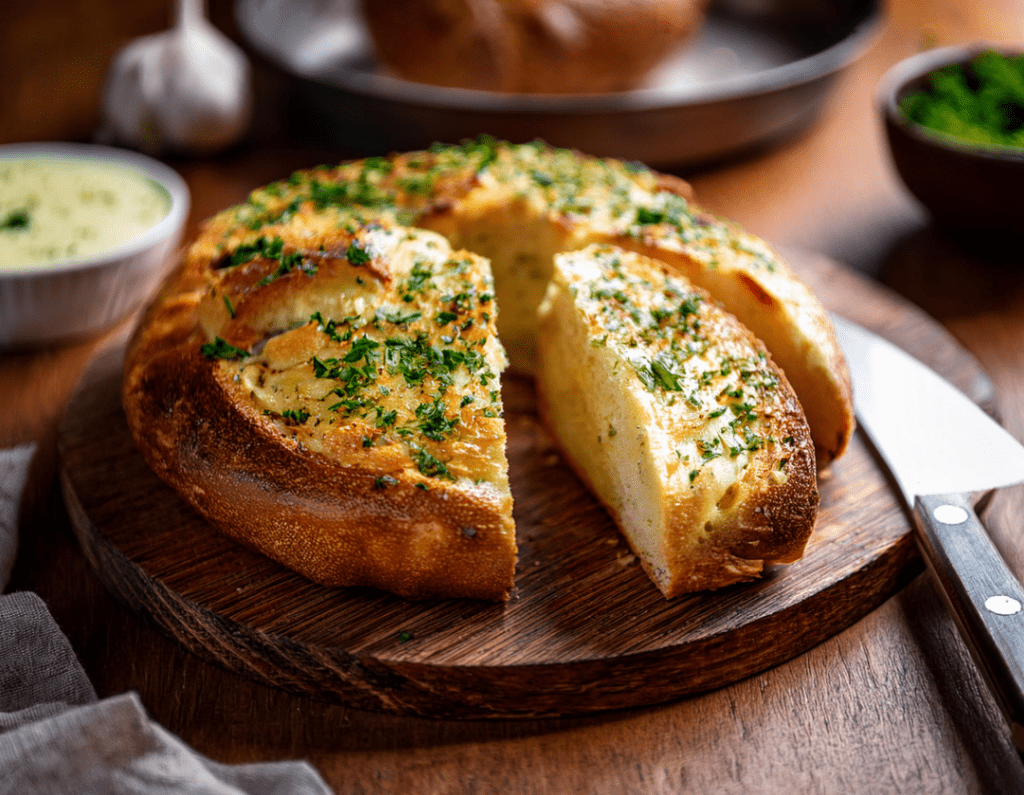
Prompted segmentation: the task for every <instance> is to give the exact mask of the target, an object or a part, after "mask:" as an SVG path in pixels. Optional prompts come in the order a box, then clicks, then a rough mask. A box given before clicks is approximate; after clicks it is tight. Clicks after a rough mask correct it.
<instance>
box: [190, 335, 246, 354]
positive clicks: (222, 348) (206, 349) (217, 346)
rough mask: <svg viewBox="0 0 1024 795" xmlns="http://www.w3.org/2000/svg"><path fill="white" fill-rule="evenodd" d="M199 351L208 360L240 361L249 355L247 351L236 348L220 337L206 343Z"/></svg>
mask: <svg viewBox="0 0 1024 795" xmlns="http://www.w3.org/2000/svg"><path fill="white" fill-rule="evenodd" d="M199 351H200V353H202V354H203V356H205V357H207V358H208V359H241V358H244V357H246V356H248V355H249V352H248V351H244V350H242V349H241V348H236V347H235V346H234V345H232V344H231V343H230V342H226V341H225V340H223V339H221V338H220V337H217V338H215V339H214V341H213V342H208V343H206V344H205V345H203V347H201V348H200V349H199Z"/></svg>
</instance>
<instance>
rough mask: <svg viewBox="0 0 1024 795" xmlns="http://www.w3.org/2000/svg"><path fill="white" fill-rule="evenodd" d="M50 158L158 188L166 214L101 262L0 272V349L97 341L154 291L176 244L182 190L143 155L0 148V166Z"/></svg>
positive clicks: (78, 147)
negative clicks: (132, 175) (127, 174)
mask: <svg viewBox="0 0 1024 795" xmlns="http://www.w3.org/2000/svg"><path fill="white" fill-rule="evenodd" d="M29 157H55V158H61V159H78V160H81V159H86V160H89V161H93V162H110V163H114V164H116V165H119V166H122V167H129V168H133V169H135V170H136V171H139V172H141V173H142V174H144V175H145V176H147V177H149V178H150V179H153V180H154V181H155V182H157V183H158V184H160V185H161V186H163V188H164V189H165V190H166V191H167V193H168V194H169V196H170V210H169V212H168V213H167V215H166V216H164V218H163V219H162V220H161V221H160V222H159V223H157V225H156V226H154V227H152V228H150V229H148V230H146V231H145V232H143V233H142V234H141V235H138V236H137V237H134V238H132V239H131V240H129V241H127V242H126V243H123V244H121V245H119V246H117V247H115V248H112V249H109V250H107V251H105V252H103V253H102V254H97V255H94V256H88V257H81V258H77V259H72V260H67V261H65V262H60V263H55V264H51V265H35V266H27V267H10V266H5V267H3V268H0V349H11V348H20V347H28V346H34V345H40V344H44V343H50V342H61V341H66V340H70V339H74V338H78V337H85V336H89V335H92V334H97V333H99V332H101V331H103V330H106V329H108V328H110V327H112V326H113V325H114V324H116V323H117V322H118V321H119V320H121V319H123V318H124V317H125V316H127V315H128V313H129V312H131V311H133V310H134V309H136V308H138V307H139V305H140V304H141V303H142V302H143V301H145V300H146V299H147V298H148V297H149V296H150V295H151V294H152V293H153V291H154V290H155V289H156V287H157V285H158V284H159V282H160V280H161V279H162V278H163V276H164V274H165V273H166V272H167V267H168V265H169V264H170V260H171V257H172V256H173V254H174V253H175V251H176V250H177V247H178V245H179V244H180V242H181V236H182V233H183V232H184V228H185V220H186V218H187V217H188V208H189V192H188V186H187V185H186V184H185V181H184V180H183V179H182V178H181V176H180V175H179V174H178V173H177V172H176V171H174V169H172V168H169V167H168V166H165V165H164V164H163V163H161V162H159V161H157V160H154V159H153V158H151V157H147V156H146V155H142V154H139V153H137V152H132V151H128V150H124V149H115V148H112V147H108V146H96V145H92V144H71V143H26V144H8V145H4V146H0V161H2V160H11V159H21V158H29Z"/></svg>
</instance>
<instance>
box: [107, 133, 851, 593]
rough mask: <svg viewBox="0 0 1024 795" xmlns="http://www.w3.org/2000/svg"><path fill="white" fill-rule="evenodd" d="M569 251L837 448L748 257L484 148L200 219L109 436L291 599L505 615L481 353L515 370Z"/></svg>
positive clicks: (797, 324)
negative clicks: (491, 606)
mask: <svg viewBox="0 0 1024 795" xmlns="http://www.w3.org/2000/svg"><path fill="white" fill-rule="evenodd" d="M594 243H601V244H614V245H617V246H620V247H622V248H625V249H631V250H633V251H635V252H638V253H639V254H642V255H649V256H652V257H654V258H656V259H657V260H659V261H661V262H662V263H663V264H664V267H665V268H667V269H668V270H669V271H671V273H673V274H679V275H685V276H686V277H688V278H689V279H690V280H691V281H692V282H693V283H694V284H696V285H698V286H700V287H703V288H704V289H706V290H708V292H709V293H710V295H711V297H712V298H714V299H715V300H717V301H720V302H722V304H723V305H724V306H725V308H726V309H727V310H729V311H730V312H733V313H735V314H736V315H737V316H738V317H739V319H740V321H742V323H744V324H747V325H748V326H749V327H751V328H753V329H754V330H755V333H756V334H757V335H758V336H760V337H761V338H762V339H763V340H765V342H766V344H767V346H768V348H769V350H770V351H771V352H772V355H773V357H774V358H775V360H776V361H777V362H778V364H779V366H781V367H782V369H783V370H784V371H785V372H786V375H787V377H788V379H789V381H791V382H792V383H793V385H794V387H795V388H796V391H797V395H798V398H799V399H800V400H801V401H802V402H803V404H804V410H805V412H806V414H807V417H808V419H809V420H810V423H811V433H812V435H813V437H814V439H815V441H816V442H817V443H818V447H819V454H820V456H821V457H822V458H823V459H824V460H829V459H830V458H831V457H833V456H835V455H838V454H840V453H841V452H842V450H843V449H844V448H845V445H846V442H847V440H848V438H849V436H850V434H851V433H852V429H853V420H852V409H851V403H850V395H849V381H848V376H847V374H846V370H845V363H844V362H843V359H842V356H841V353H840V351H839V348H838V345H837V344H836V341H835V338H834V334H833V332H832V329H831V324H830V323H829V321H828V316H827V314H826V313H825V311H824V309H823V308H822V307H821V305H820V303H818V302H817V300H816V299H815V298H814V296H813V295H811V293H810V292H809V291H808V290H807V288H806V287H804V286H803V284H802V283H801V282H800V281H799V280H798V279H797V278H796V277H795V276H794V275H793V273H792V272H791V271H790V270H789V268H788V267H787V266H786V265H785V263H783V262H782V261H781V260H780V259H778V258H777V257H776V256H775V255H774V254H773V252H772V251H771V250H770V249H769V248H768V247H767V246H766V245H765V244H764V243H763V242H762V241H759V240H757V239H756V238H754V237H752V236H750V235H747V234H746V233H744V232H742V230H739V229H738V228H737V227H735V226H733V225H731V224H729V223H727V222H724V221H721V220H719V219H716V218H714V217H712V216H710V215H709V214H707V213H706V212H704V211H703V210H701V209H700V208H699V206H697V205H696V204H694V202H693V200H692V196H691V195H690V192H689V186H688V185H687V184H686V183H685V182H683V181H681V180H679V179H677V178H674V177H669V176H666V175H662V174H658V173H656V172H653V171H651V170H649V169H647V168H645V167H643V166H641V165H638V164H630V163H624V162H620V161H616V160H606V159H599V158H593V157H588V156H585V155H582V154H580V153H578V152H574V151H571V150H567V149H556V148H552V147H548V146H546V145H544V144H540V143H535V144H523V145H511V144H506V143H502V142H498V141H494V140H492V139H488V138H481V139H479V140H477V141H472V142H467V143H465V144H463V145H460V146H446V145H438V146H435V147H432V148H431V149H430V150H428V151H422V152H409V153H404V154H396V155H391V156H389V157H386V158H385V157H379V158H368V159H365V160H360V161H356V162H350V163H344V164H341V165H338V166H329V167H318V168H315V169H310V170H307V171H302V172H297V173H296V174H293V175H292V176H291V177H289V178H288V179H286V180H282V181H280V182H276V183H272V184H270V185H267V186H265V187H263V188H260V189H258V190H256V191H254V192H253V193H252V194H250V196H249V198H248V200H247V201H246V202H244V203H242V204H240V205H238V206H235V207H232V208H228V209H226V210H224V211H223V212H221V213H219V214H218V215H216V216H215V217H214V218H212V219H210V221H208V222H207V223H206V224H205V225H204V227H203V228H202V230H201V233H200V235H199V237H198V239H197V240H196V241H195V242H194V244H193V245H192V246H191V247H190V248H189V249H188V251H187V253H186V255H185V256H184V257H183V261H182V263H181V265H180V267H179V269H178V270H177V271H176V273H175V275H174V276H173V277H172V278H171V280H170V281H169V282H168V283H167V285H165V288H164V289H163V291H162V293H161V294H160V295H159V296H158V297H157V299H156V300H155V302H154V304H153V305H152V306H151V307H150V309H149V310H148V312H147V313H146V315H145V317H144V319H143V321H142V323H141V324H140V327H139V329H138V331H137V333H136V336H135V338H134V340H133V343H132V345H131V346H130V349H129V352H128V358H127V363H126V376H125V385H124V405H125V409H126V412H127V414H128V418H129V422H130V425H131V428H132V431H133V433H134V434H135V437H136V439H137V441H138V443H139V446H140V448H141V449H142V450H143V452H144V453H145V454H146V456H147V460H149V462H150V464H151V465H152V466H153V467H154V469H155V470H156V471H157V472H158V473H160V474H161V476H162V477H164V478H165V479H167V480H168V482H170V483H172V484H173V485H174V486H175V488H177V489H178V490H179V492H181V493H182V494H183V496H185V498H186V499H187V500H188V501H189V502H190V503H191V504H193V505H195V506H196V507H197V508H198V509H199V510H200V511H201V512H202V513H203V514H204V515H206V516H207V517H208V518H209V519H210V520H211V521H212V522H213V523H214V524H216V525H217V526H219V527H221V528H222V529H223V530H224V531H225V532H227V533H229V534H231V535H233V536H234V537H236V538H239V539H240V540H242V541H244V542H245V543H247V544H250V545H251V546H253V547H255V548H257V549H260V550H262V551H264V552H265V553H266V554H268V555H270V556H271V557H275V558H276V559H278V560H280V561H282V562H284V563H285V564H286V565H289V566H291V567H293V568H295V569H296V570H298V571H300V572H302V573H304V574H306V575H307V576H309V577H311V578H312V579H315V580H318V581H320V582H325V583H330V584H371V585H376V586H378V587H382V588H387V589H390V590H393V591H395V592H397V593H401V594H404V595H408V596H462V595H467V596H470V595H471V596H481V597H483V598H497V599H501V598H505V597H507V595H508V593H509V589H510V588H511V587H512V576H513V570H514V559H515V538H514V526H513V523H512V517H511V504H512V503H511V496H510V492H509V490H508V478H507V472H506V468H507V463H506V461H505V456H504V451H503V446H504V428H503V425H502V422H501V419H500V417H501V397H500V386H499V384H498V377H499V375H500V372H501V370H502V368H503V367H504V366H505V356H504V353H503V351H502V344H501V343H503V344H504V348H505V349H506V350H508V352H509V358H510V359H511V361H512V365H513V366H518V367H519V368H520V369H525V370H528V371H533V370H534V369H535V368H536V367H537V331H538V326H537V309H538V306H539V305H540V303H541V300H542V298H543V297H544V294H545V290H546V289H547V286H548V283H549V281H550V279H551V277H552V274H553V260H554V258H555V256H556V255H557V254H559V253H560V252H571V251H576V250H580V249H583V248H585V247H587V246H589V245H592V244H594ZM458 249H467V250H468V251H471V252H474V253H472V254H470V253H467V252H466V251H458ZM478 255H482V257H484V258H487V259H489V260H490V270H488V263H487V261H486V259H481V256H478ZM492 274H493V286H492V284H491V276H492ZM498 306H500V307H501V313H500V316H499V315H498V312H497V307H498ZM496 324H497V325H496ZM496 332H497V336H500V339H501V343H499V342H498V340H497V336H496ZM551 394H555V392H554V391H552V392H551V393H550V394H549V395H548V398H549V399H550V396H551ZM214 414H216V416H215V417H214V416H213V415H214ZM716 466H717V465H716ZM778 510H781V508H779V509H778ZM799 510H803V509H802V508H800V509H799ZM726 535H727V534H724V535H722V536H721V538H725V537H726ZM755 537H756V533H755ZM737 543H738V542H737ZM756 543H757V544H759V545H760V544H764V543H766V542H765V541H764V540H757V542H756ZM730 549H731V547H730ZM779 554H782V553H779ZM736 557H737V559H740V558H741V557H742V556H738V555H737V556H736ZM755 559H757V556H756V555H753V554H752V555H750V556H748V557H746V558H742V560H744V561H748V560H755ZM764 559H768V558H764ZM780 559H781V558H780ZM469 560H475V561H478V562H482V563H480V565H475V564H473V565H471V564H469V563H465V564H462V563H459V564H458V565H453V564H451V562H452V561H469ZM463 565H464V567H465V571H464V572H462V573H459V572H458V569H459V567H460V566H463ZM730 565H740V564H730ZM743 565H747V564H743ZM750 565H753V564H750ZM470 569H473V571H470ZM672 587H675V586H672Z"/></svg>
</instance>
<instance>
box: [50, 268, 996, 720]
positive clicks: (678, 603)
mask: <svg viewBox="0 0 1024 795" xmlns="http://www.w3.org/2000/svg"><path fill="white" fill-rule="evenodd" d="M787 256H788V259H789V260H790V262H791V263H792V264H793V266H794V268H796V270H797V271H799V272H800V273H801V275H802V276H803V277H804V278H805V280H806V281H807V282H808V283H809V284H810V285H811V287H812V289H814V290H815V291H816V292H817V294H818V295H819V296H821V297H822V299H823V301H824V302H825V303H826V305H828V306H829V308H830V309H832V310H834V311H838V312H840V313H842V314H844V315H846V316H847V317H849V318H851V319H853V320H855V321H858V322H860V323H862V324H864V325H866V326H868V327H871V328H873V329H875V330H876V331H878V332H879V333H880V334H882V335H883V336H886V337H888V338H890V339H892V340H893V341H895V342H897V343H898V344H900V345H901V346H902V347H904V348H906V349H907V350H909V351H910V352H911V353H913V354H914V355H916V356H918V358H921V359H923V360H924V361H926V362H927V363H929V364H930V365H932V366H933V367H935V368H936V369H937V370H938V371H939V372H940V373H942V374H943V375H944V376H946V377H947V378H949V379H950V380H951V381H953V382H954V383H955V384H956V385H957V386H959V387H960V388H961V389H962V390H963V391H965V392H966V393H967V394H968V395H970V396H971V397H972V398H973V399H975V400H976V401H978V402H979V403H981V404H982V405H985V406H986V407H988V408H991V406H992V403H993V391H992V387H991V384H990V382H989V381H988V379H987V378H986V377H985V376H984V374H983V373H982V371H981V369H980V368H979V366H978V365H977V363H976V362H975V361H974V360H973V358H972V357H971V356H970V355H969V354H967V353H966V352H965V351H963V350H962V349H961V348H959V347H958V346H957V344H956V343H955V342H954V341H953V340H952V338H951V337H949V335H948V334H946V332H945V331H944V330H943V329H942V328H941V327H940V326H939V325H938V324H936V323H935V322H933V321H931V320H929V319H928V318H927V317H926V316H925V315H924V314H923V313H921V312H920V310H917V309H915V308H913V307H912V306H910V305H909V304H907V303H906V302H904V301H902V300H900V299H898V298H897V297H895V295H894V294H891V293H888V292H886V291H884V289H883V288H881V287H879V286H878V285H876V284H874V283H872V282H869V281H867V280H866V279H864V278H863V277H859V276H857V275H855V274H853V273H852V272H850V271H848V270H846V269H844V268H841V267H839V266H837V265H835V264H834V263H831V262H829V261H828V260H826V259H824V258H822V257H820V256H816V255H809V254H807V253H806V252H799V251H795V252H787ZM123 354H124V349H123V343H122V344H121V345H115V346H112V347H109V348H107V349H106V350H105V351H103V352H102V353H101V354H100V355H99V356H98V357H97V358H96V359H95V360H94V361H93V362H92V363H91V365H90V367H89V369H88V371H87V373H86V375H85V377H84V378H83V380H82V383H81V384H80V385H79V388H78V391H77V393H76V395H75V396H74V397H73V398H72V400H71V402H70V404H69V410H68V412H67V414H66V415H65V418H64V421H63V423H62V425H61V430H60V455H61V483H62V489H63V493H64V497H65V500H66V502H67V506H68V512H69V514H70V516H71V519H72V524H73V526H74V528H75V532H76V534H77V536H78V538H79V541H80V542H81V545H82V548H83V550H84V551H85V554H86V556H87V557H88V559H89V561H90V563H91V564H92V566H93V568H94V569H95V571H96V573H97V574H98V575H99V577H100V578H101V579H102V580H103V582H104V583H105V585H106V586H107V588H108V589H109V590H110V591H111V592H112V593H114V594H115V595H116V596H117V597H118V598H120V599H121V600H123V601H124V602H126V603H127V604H128V605H129V606H131V607H132V608H134V609H135V610H137V611H138V612H139V613H141V614H142V615H144V616H146V617H148V618H149V619H151V620H152V621H153V622H155V623H156V624H157V625H158V626H159V627H160V628H161V629H162V630H163V631H164V632H166V633H167V634H169V635H170V636H172V637H173V638H176V639H177V640H178V641H179V642H181V643H182V644H183V645H184V646H186V647H187V648H188V649H190V650H192V651H193V652H195V653H197V654H199V655H201V656H203V657H206V658H208V659H210V660H213V661H214V662H216V663H219V664H220V665H223V666H225V667H227V668H229V669H231V670H233V671H236V672H238V673H241V674H244V675H246V676H250V677H253V678H255V679H258V680H261V681H263V682H266V683H269V684H271V685H275V686H278V687H281V688H285V689H287V690H290V691H293V692H297V693H302V694H306V695H310V696H314V697H318V698H325V699H331V700H337V701H342V702H344V703H347V704H350V705H352V706H354V707H359V708H364V709H373V710H384V711H393V712H405V713H414V714H421V715H431V716H438V717H456V718H479V717H539V716H553V715H568V714H579V713H585V712H594V711H599V710H607V709H615V708H621V707H632V706H639V705H648V704H655V703H659V702H663V701H668V700H671V699H675V698H678V697H681V696H684V695H687V694H691V693H695V692H699V691H702V690H707V689H711V688H715V687H719V686H722V685H726V684H729V683H731V682H734V681H736V680H738V679H741V678H743V677H746V676H749V675H751V674H753V673H756V672H758V671H762V670H764V669H766V668H768V667H770V666H772V665H776V664H778V663H780V662H783V661H785V660H788V659H790V658H792V657H794V656H795V655H797V654H800V653H801V652H803V651H806V650H807V649H809V648H811V647H812V646H814V645H816V644H818V643H820V642H822V641H823V640H825V639H827V638H829V637H831V636H832V635H834V634H836V633H837V632H839V631H840V630H842V629H844V628H845V627H847V626H849V625H850V624H851V623H853V622H854V621H856V620H857V619H859V618H860V617H861V616H863V615H865V614H866V613H867V612H869V611H870V610H871V609H873V608H874V607H876V606H877V605H878V604H880V603H881V602H882V601H883V600H885V599H886V598H887V597H888V596H890V595H891V594H893V593H894V592H895V591H896V590H897V589H899V588H900V587H901V586H902V585H903V584H904V583H905V582H907V581H908V580H909V578H911V577H912V576H913V575H915V574H916V573H917V572H918V571H920V568H921V564H920V562H919V559H918V557H917V553H916V550H915V547H914V542H913V538H912V536H911V535H910V521H909V517H908V516H907V515H906V513H905V512H904V510H903V509H902V507H901V506H900V504H899V503H898V501H897V496H896V492H895V490H894V489H893V488H892V486H891V485H890V483H889V481H888V480H887V476H886V475H885V474H884V473H883V471H882V470H881V469H880V467H879V465H878V463H877V462H876V460H875V458H874V456H873V453H872V452H871V451H870V448H869V447H868V446H867V445H866V443H865V440H864V438H863V437H862V436H861V434H860V433H858V434H857V435H856V437H855V438H854V440H853V443H852V445H851V448H850V450H849V452H848V453H847V454H846V455H845V456H844V457H843V458H842V459H840V460H839V461H837V462H836V463H834V464H833V465H832V467H831V468H830V469H829V470H828V471H826V472H823V473H821V476H820V491H821V509H820V512H819V515H818V522H817V526H816V528H815V531H814V534H813V535H812V537H811V541H810V543H809V545H808V547H807V553H806V555H805V556H804V558H803V559H802V560H800V561H799V562H797V563H794V564H792V565H789V566H780V567H776V568H774V569H772V570H771V571H769V572H768V573H767V575H766V576H765V577H764V578H763V579H762V580H760V581H758V582H755V583H750V584H745V585H740V586H733V587H730V588H726V589H723V590H721V591H717V592H714V593H704V594H696V595H692V596H685V597H681V598H677V599H674V600H671V601H667V600H665V599H664V598H663V597H662V596H661V594H660V593H659V592H658V590H657V589H656V588H655V587H654V585H653V584H652V583H651V582H650V580H649V579H648V578H647V576H646V575H645V574H644V572H643V570H642V569H641V568H640V566H639V564H638V563H637V561H636V559H635V558H634V557H633V555H632V554H631V553H630V551H629V548H628V546H627V545H626V543H625V541H624V540H622V539H621V538H620V536H619V534H618V532H617V530H616V528H615V526H614V525H613V524H612V522H611V520H610V519H609V518H608V516H607V514H606V513H605V512H604V510H603V509H602V508H601V506H600V505H599V504H598V503H597V502H596V501H595V500H594V499H593V498H592V497H591V496H590V494H589V493H588V492H587V490H586V489H585V488H584V486H583V484H582V483H581V482H580V481H579V480H578V479H577V478H576V477H575V476H574V475H573V474H572V472H571V471H570V470H569V468H568V467H567V466H566V465H565V464H564V462H563V461H562V459H561V458H560V457H559V455H558V453H557V452H556V451H555V449H554V446H553V444H552V441H551V439H550V438H549V437H548V436H547V434H546V433H545V432H544V430H543V428H542V427H541V426H540V424H539V422H538V419H537V415H536V412H535V408H534V395H533V384H532V382H531V381H530V380H529V379H523V378H517V377H508V378H507V379H506V380H505V384H504V400H505V416H506V418H507V427H508V440H509V442H508V458H509V467H510V477H511V482H512V492H513V496H514V499H515V510H514V514H515V519H516V524H517V528H518V542H519V564H518V568H517V573H516V592H515V593H514V595H513V597H512V599H511V600H510V601H509V602H508V603H507V604H490V603H484V602H475V601H470V600H450V601H439V602H409V601H405V600H402V599H400V598H398V597H396V596H392V595H390V594H387V593H382V592H379V591H374V590H370V589H359V588H354V589H332V588H326V587H323V586H320V585H317V584H314V583H312V582H310V581H308V580H306V579H304V578H303V577H301V576H299V575H298V574H295V573H293V572H291V571H289V570H288V569H285V568H284V567H282V566H280V565H279V564H277V563H275V562H274V561H271V560H269V559H267V558H265V557H263V556H261V555H259V554H257V553H254V552H251V551H250V550H248V549H246V548H244V547H242V546H240V545H238V544H237V543H235V542H233V541H231V540H229V539H227V538H226V537H224V536H222V535H220V534H219V533H218V532H216V531H215V530H213V529H212V528H211V527H210V526H209V525H207V524H206V522H205V521H204V520H203V519H202V518H201V517H200V516H199V515H198V514H196V513H195V512H194V511H193V510H192V509H191V508H190V507H188V506H187V505H186V504H185V503H183V502H182V501H181V500H180V499H179V498H178V496H177V495H176V494H175V493H174V492H173V491H172V490H171V489H170V488H169V487H168V486H166V485H165V484H164V483H163V482H162V481H161V480H159V479H158V478H157V477H156V475H154V474H153V473H152V472H151V471H150V469H149V468H148V467H147V466H146V464H145V462H144V460H143V458H142V456H141V454H140V453H139V452H138V451H137V450H136V448H135V444H134V442H133V440H132V438H131V436H130V434H129V431H128V427H127V425H126V422H125V418H124V414H123V412H122V410H121V406H120V392H119V390H120V381H121V368H122V359H123Z"/></svg>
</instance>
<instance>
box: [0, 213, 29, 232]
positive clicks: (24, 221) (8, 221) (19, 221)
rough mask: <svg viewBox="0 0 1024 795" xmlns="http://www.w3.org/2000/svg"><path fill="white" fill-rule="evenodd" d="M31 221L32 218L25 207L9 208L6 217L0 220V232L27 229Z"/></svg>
mask: <svg viewBox="0 0 1024 795" xmlns="http://www.w3.org/2000/svg"><path fill="white" fill-rule="evenodd" d="M31 222H32V219H31V217H30V216H29V214H28V210H27V209H22V210H11V212H9V213H8V214H7V217H6V218H4V219H3V220H2V221H0V232H5V231H7V230H19V229H28V227H29V224H31Z"/></svg>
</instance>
